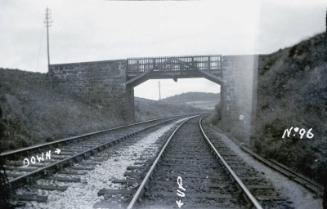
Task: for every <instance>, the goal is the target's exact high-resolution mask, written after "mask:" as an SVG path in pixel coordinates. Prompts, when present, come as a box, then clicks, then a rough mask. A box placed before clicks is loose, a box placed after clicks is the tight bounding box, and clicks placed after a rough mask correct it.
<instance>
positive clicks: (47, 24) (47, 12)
mask: <svg viewBox="0 0 327 209" xmlns="http://www.w3.org/2000/svg"><path fill="white" fill-rule="evenodd" d="M44 24H45V28H46V31H47V58H48V72H49V70H50V45H49V28H50V27H51V24H52V20H51V14H50V9H49V8H48V7H47V8H46V9H45V19H44Z"/></svg>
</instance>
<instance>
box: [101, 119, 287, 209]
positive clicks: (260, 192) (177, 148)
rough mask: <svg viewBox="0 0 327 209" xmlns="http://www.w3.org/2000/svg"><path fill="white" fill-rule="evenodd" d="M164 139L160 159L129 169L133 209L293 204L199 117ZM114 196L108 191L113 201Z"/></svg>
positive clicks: (127, 188) (124, 193)
mask: <svg viewBox="0 0 327 209" xmlns="http://www.w3.org/2000/svg"><path fill="white" fill-rule="evenodd" d="M161 143H162V144H161V149H159V150H158V151H157V155H156V156H155V157H153V158H152V159H148V160H147V161H144V162H142V163H140V164H137V165H135V166H132V167H130V168H129V171H128V172H126V173H125V176H126V180H125V182H124V186H123V188H121V189H120V190H119V193H120V200H124V201H122V202H121V204H122V205H124V204H125V206H126V208H127V209H132V208H178V207H181V208H201V209H203V208H256V209H260V208H278V209H282V208H285V209H286V208H292V207H291V205H290V202H289V201H287V200H286V199H284V198H283V197H281V196H280V195H279V194H278V192H277V191H276V190H275V189H274V188H273V186H272V185H271V184H270V183H269V182H268V181H267V180H266V179H265V178H264V177H263V175H261V174H260V173H258V172H256V171H255V170H254V169H253V168H251V167H249V166H248V165H247V164H246V163H245V162H243V161H242V159H240V158H239V157H238V156H237V155H236V154H235V153H233V152H232V151H231V150H229V148H228V147H226V146H225V145H224V144H223V143H222V142H221V141H220V140H219V139H218V138H217V137H216V136H215V135H213V133H211V131H210V130H209V129H207V128H206V127H204V126H203V125H202V121H200V122H198V119H196V118H192V119H189V121H184V122H183V123H181V124H180V125H179V126H178V127H177V128H176V129H175V130H174V131H173V132H172V133H171V135H170V136H169V137H167V139H166V140H165V141H164V142H161ZM178 190H179V191H178ZM113 194H114V192H112V191H110V192H109V193H106V192H105V191H104V192H103V194H102V195H104V196H105V199H106V200H107V201H109V202H110V201H111V200H113V199H115V198H114V196H115V195H113ZM178 205H179V206H178Z"/></svg>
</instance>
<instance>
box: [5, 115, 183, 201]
mask: <svg viewBox="0 0 327 209" xmlns="http://www.w3.org/2000/svg"><path fill="white" fill-rule="evenodd" d="M179 117H180V116H176V117H173V118H168V119H167V118H166V119H155V120H149V121H145V122H139V123H134V124H131V125H128V126H120V127H116V128H112V129H108V130H101V131H97V132H92V133H87V134H83V135H79V136H74V137H70V138H66V139H61V140H57V141H53V142H49V143H44V144H39V145H35V146H31V147H27V148H22V149H18V150H13V151H8V152H3V153H0V157H1V158H3V159H4V160H5V165H4V168H5V169H6V175H7V176H8V179H9V182H8V183H9V184H10V187H11V188H12V189H13V190H16V189H19V188H22V187H26V186H27V187H30V188H31V189H28V190H30V191H33V190H40V189H41V190H59V191H65V190H66V189H67V186H58V185H56V184H52V183H51V184H38V183H35V182H36V180H39V179H42V178H51V179H53V180H55V181H59V182H80V178H79V176H80V175H83V174H84V173H85V171H88V170H92V169H93V168H94V166H95V165H97V164H98V163H100V162H101V161H104V160H105V159H103V158H102V159H101V158H93V160H92V161H91V162H87V161H85V160H86V159H88V158H90V157H91V156H93V155H96V154H97V153H99V152H101V151H103V150H105V149H107V148H109V147H112V146H113V145H115V144H118V143H120V142H122V141H126V140H128V139H131V138H133V137H135V136H136V135H139V134H142V133H145V132H149V131H153V130H154V129H156V128H158V127H160V126H164V125H167V124H168V123H171V122H172V121H175V120H176V119H178V118H179ZM58 149H59V150H60V152H56V150H58ZM30 156H33V157H34V156H35V157H34V163H30V164H28V166H26V165H24V159H25V158H29V157H30ZM33 157H32V158H33ZM41 158H42V159H41ZM78 162H81V163H79V164H78V165H77V163H78ZM57 174H61V176H58V175H57ZM62 175H64V176H62ZM65 175H67V176H65ZM14 201H15V202H16V201H38V202H46V201H47V196H44V195H39V194H37V192H34V193H33V192H26V191H25V192H23V193H22V194H19V193H17V192H16V194H15V195H14Z"/></svg>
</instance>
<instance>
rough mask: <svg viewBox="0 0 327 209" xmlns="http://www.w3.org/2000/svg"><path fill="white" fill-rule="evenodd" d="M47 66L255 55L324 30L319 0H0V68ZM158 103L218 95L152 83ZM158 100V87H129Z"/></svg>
mask: <svg viewBox="0 0 327 209" xmlns="http://www.w3.org/2000/svg"><path fill="white" fill-rule="evenodd" d="M46 7H49V8H50V9H51V16H52V20H53V23H52V26H51V28H50V57H51V63H67V62H84V61H98V60H110V59H126V58H129V57H144V56H173V55H207V54H222V55H230V54H259V53H271V52H274V51H276V50H278V49H280V48H284V47H287V46H291V45H293V44H296V43H297V42H299V41H301V40H303V39H306V38H309V37H310V36H313V35H315V34H317V33H320V32H323V31H324V30H325V12H326V8H327V1H326V0H301V1H299V0H247V1H244V0H219V1H218V0H194V1H106V0H0V46H1V48H0V60H1V64H0V67H5V68H16V69H21V70H25V71H33V72H42V73H45V72H47V67H46V33H45V26H44V23H43V21H44V13H45V8H46ZM160 83H161V94H162V97H167V96H171V95H175V94H180V93H184V92H189V91H201V92H219V91H220V88H219V86H218V85H216V84H214V83H212V82H210V81H207V80H205V79H180V80H178V82H174V81H173V80H160ZM135 96H138V97H144V98H149V99H158V80H149V81H147V82H145V83H143V84H141V85H139V86H137V87H136V88H135Z"/></svg>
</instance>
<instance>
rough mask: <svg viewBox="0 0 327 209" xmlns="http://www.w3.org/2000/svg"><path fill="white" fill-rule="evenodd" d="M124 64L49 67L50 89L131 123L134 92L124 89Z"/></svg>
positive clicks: (96, 63) (120, 62) (107, 63)
mask: <svg viewBox="0 0 327 209" xmlns="http://www.w3.org/2000/svg"><path fill="white" fill-rule="evenodd" d="M125 72H126V60H115V61H101V62H85V63H73V64H56V65H51V66H50V70H49V73H48V75H49V78H50V81H51V85H52V87H53V88H56V89H58V90H60V91H62V92H65V93H66V94H70V95H72V96H74V97H78V98H79V99H81V100H82V101H84V102H86V103H89V104H92V105H100V106H102V107H105V109H108V110H110V111H112V113H114V114H115V115H116V116H117V117H120V118H122V119H124V120H126V121H127V122H131V121H134V92H133V89H129V88H126V86H125V82H126V73H125Z"/></svg>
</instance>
